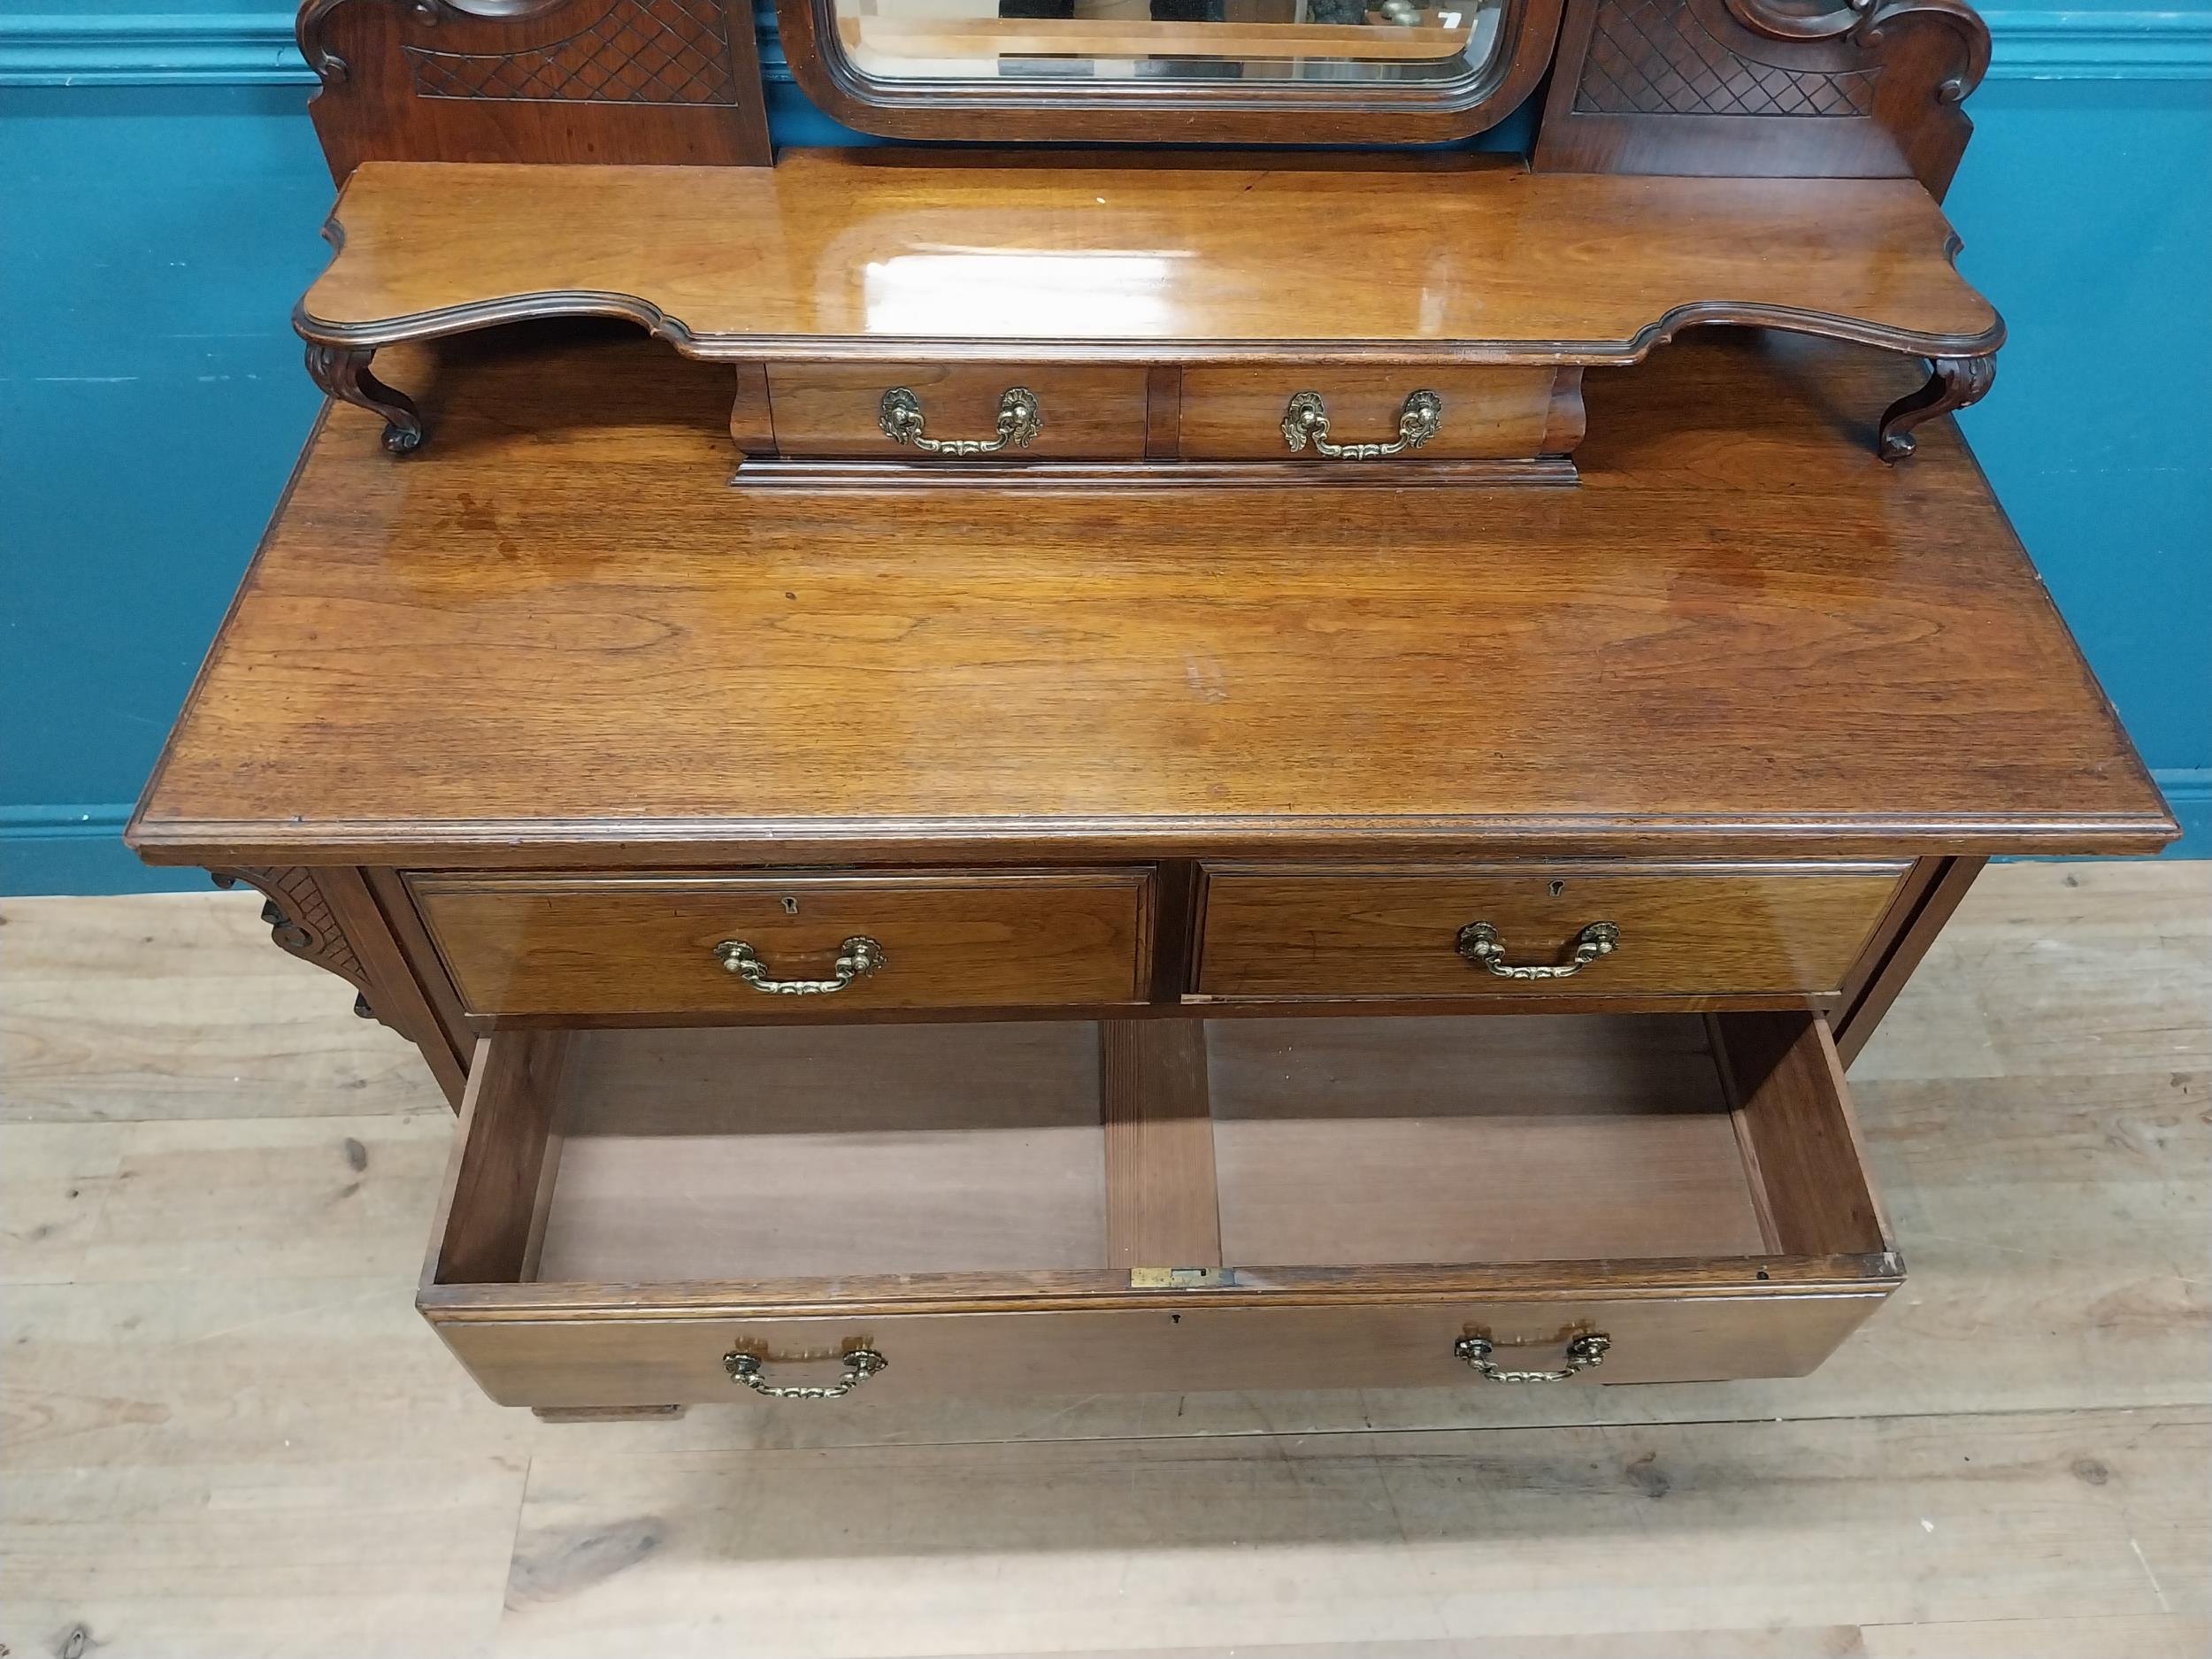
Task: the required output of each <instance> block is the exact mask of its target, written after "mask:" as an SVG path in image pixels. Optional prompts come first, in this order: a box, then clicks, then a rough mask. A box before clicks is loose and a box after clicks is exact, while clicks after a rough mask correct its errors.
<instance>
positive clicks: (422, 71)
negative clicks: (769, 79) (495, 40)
mask: <svg viewBox="0 0 2212 1659" xmlns="http://www.w3.org/2000/svg"><path fill="white" fill-rule="evenodd" d="M747 17H748V19H750V12H748V13H747ZM728 28H729V22H728V19H727V18H726V15H725V13H724V12H723V8H722V5H721V4H719V0H615V4H612V5H611V6H609V7H608V8H607V10H606V12H603V14H602V15H601V16H600V18H599V19H598V21H596V22H595V23H594V24H592V25H591V26H590V27H588V28H585V29H581V30H579V31H578V32H577V33H576V34H574V35H570V36H569V37H568V38H567V39H566V40H564V41H556V42H553V43H552V44H551V45H549V46H534V47H531V48H529V49H527V50H524V51H518V52H439V51H432V50H428V49H427V48H426V47H420V46H410V47H408V48H406V49H405V50H406V52H407V56H408V58H409V59H410V61H411V62H412V63H413V65H414V68H415V93H416V96H419V97H425V98H500V99H523V100H528V101H534V102H540V103H570V104H734V103H736V102H737V84H736V81H735V80H734V79H733V76H732V75H731V73H730V41H729V35H728V33H727V31H728Z"/></svg>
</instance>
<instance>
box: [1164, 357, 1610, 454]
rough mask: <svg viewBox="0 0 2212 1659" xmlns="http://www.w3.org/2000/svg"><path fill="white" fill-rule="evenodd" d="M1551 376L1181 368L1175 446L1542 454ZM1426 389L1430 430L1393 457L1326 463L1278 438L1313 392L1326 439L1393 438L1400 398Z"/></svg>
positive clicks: (1232, 450)
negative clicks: (1432, 402) (1371, 455)
mask: <svg viewBox="0 0 2212 1659" xmlns="http://www.w3.org/2000/svg"><path fill="white" fill-rule="evenodd" d="M1557 379H1558V372H1557V371H1556V370H1555V369H1551V368H1548V367H1547V368H1532V369H1528V368H1452V367H1441V368H1439V367H1425V366H1414V367H1407V368H1398V367H1391V366H1383V367H1379V368H1378V367H1367V366H1362V365H1354V366H1351V367H1345V368H1300V367H1298V366H1296V365H1288V366H1285V367H1271V368H1225V369H1214V368H1191V369H1186V370H1184V371H1183V401H1182V439H1181V445H1180V451H1181V454H1182V456H1183V457H1184V458H1185V459H1186V460H1194V461H1232V460H1271V461H1282V460H1307V461H1310V462H1312V463H1314V464H1315V465H1321V466H1329V465H1410V464H1413V463H1415V462H1418V461H1423V460H1429V461H1463V460H1488V459H1497V458H1505V457H1519V456H1534V455H1540V454H1543V453H1545V452H1546V451H1547V448H1548V446H1547V445H1546V443H1545V442H1544V437H1545V430H1546V427H1547V426H1548V423H1549V419H1550V411H1551V403H1552V388H1553V385H1554V382H1555V380H1557ZM1423 391H1426V392H1432V393H1434V394H1435V395H1436V396H1437V398H1438V399H1439V400H1440V408H1439V409H1438V411H1437V415H1436V432H1435V435H1434V436H1433V437H1432V438H1430V439H1429V440H1428V441H1427V442H1425V443H1423V444H1421V445H1420V446H1419V447H1417V448H1412V449H1406V450H1405V451H1403V452H1402V454H1399V455H1396V456H1393V457H1386V458H1384V459H1381V460H1376V461H1370V462H1365V463H1362V462H1358V461H1353V460H1345V459H1334V460H1333V459H1332V458H1331V457H1327V456H1325V455H1324V454H1322V453H1321V452H1320V451H1319V450H1318V449H1317V448H1316V447H1315V446H1314V445H1313V444H1311V443H1310V442H1309V443H1307V444H1306V445H1305V446H1304V447H1303V448H1302V449H1297V450H1295V451H1294V450H1293V449H1291V448H1290V445H1289V444H1288V442H1286V440H1285V438H1284V436H1283V421H1284V419H1285V416H1286V413H1287V412H1288V411H1289V408H1290V403H1291V400H1292V399H1293V398H1294V397H1295V396H1298V395H1299V394H1300V393H1302V392H1311V393H1314V394H1316V395H1317V396H1318V397H1319V398H1320V399H1321V405H1322V409H1323V410H1324V411H1325V413H1326V415H1327V419H1328V442H1331V443H1333V444H1339V445H1345V444H1363V443H1387V442H1394V441H1395V440H1396V439H1397V438H1398V436H1399V432H1400V419H1401V417H1402V415H1403V413H1404V411H1405V408H1406V400H1407V398H1408V397H1409V396H1411V395H1412V394H1414V393H1416V392H1423ZM1563 447H1564V448H1567V449H1571V448H1572V447H1573V444H1572V443H1571V442H1566V443H1565V444H1564V445H1563Z"/></svg>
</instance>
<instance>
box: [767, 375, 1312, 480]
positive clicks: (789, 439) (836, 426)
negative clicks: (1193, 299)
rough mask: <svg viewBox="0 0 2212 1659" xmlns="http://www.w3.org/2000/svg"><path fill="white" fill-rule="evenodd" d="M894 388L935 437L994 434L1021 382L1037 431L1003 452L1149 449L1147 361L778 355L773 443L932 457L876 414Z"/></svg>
mask: <svg viewBox="0 0 2212 1659" xmlns="http://www.w3.org/2000/svg"><path fill="white" fill-rule="evenodd" d="M895 387H904V388H907V389H908V390H910V391H911V392H912V393H913V394H914V396H915V397H916V399H917V400H918V402H919V403H920V404H921V409H922V418H923V422H924V425H923V434H924V435H925V436H926V437H928V438H931V439H933V440H937V441H939V442H942V441H945V440H948V439H952V440H957V439H967V438H979V439H984V440H992V439H995V438H996V437H997V436H998V414H999V399H1000V398H1001V397H1002V396H1004V395H1005V394H1006V393H1007V392H1008V391H1010V390H1011V389H1012V388H1016V387H1021V388H1025V389H1027V390H1029V391H1031V392H1033V393H1035V394H1036V398H1037V411H1038V432H1037V435H1036V437H1035V438H1034V439H1033V440H1032V441H1031V442H1029V443H1028V444H1027V445H1025V446H1024V447H1023V448H1021V449H1006V450H1003V451H1002V452H1001V458H1002V459H1003V460H1006V461H1013V462H1019V461H1023V460H1027V459H1036V460H1049V459H1052V458H1053V457H1062V458H1074V459H1084V460H1090V459H1103V460H1135V459H1137V458H1139V457H1141V456H1142V455H1143V454H1144V452H1145V418H1146V388H1145V371H1144V368H1143V367H1142V365H1101V366H1092V365H1083V364H1068V363H1009V364H1002V365H989V366H973V365H961V364H952V363H883V364H876V363H772V364H770V365H768V396H769V400H770V403H771V404H772V408H773V411H774V419H775V432H776V449H777V452H778V453H779V454H780V455H783V456H785V457H794V456H808V455H826V456H873V457H882V458H886V459H906V460H917V461H918V460H925V459H926V458H928V457H925V456H924V455H923V453H922V451H920V450H918V449H914V448H913V447H911V446H910V445H904V444H899V443H895V442H892V441H891V439H890V438H889V437H887V436H886V435H885V434H884V431H883V427H882V426H881V425H880V424H879V421H878V419H877V416H878V406H879V404H880V403H881V402H882V400H883V395H884V394H885V393H886V392H887V391H889V390H891V389H892V388H895ZM1278 442H1280V438H1279V435H1278Z"/></svg>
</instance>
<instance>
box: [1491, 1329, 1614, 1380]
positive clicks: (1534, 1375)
mask: <svg viewBox="0 0 2212 1659" xmlns="http://www.w3.org/2000/svg"><path fill="white" fill-rule="evenodd" d="M1612 1346H1613V1339H1612V1338H1611V1337H1609V1336H1607V1335H1606V1334H1605V1333H1603V1332H1602V1331H1593V1332H1591V1333H1589V1334H1588V1335H1586V1336H1578V1337H1577V1338H1575V1340H1573V1341H1571V1342H1570V1343H1568V1344H1567V1363H1566V1364H1565V1365H1564V1366H1563V1367H1562V1368H1561V1369H1560V1370H1558V1371H1507V1370H1506V1369H1505V1368H1504V1367H1503V1366H1501V1365H1497V1364H1494V1363H1492V1361H1491V1358H1490V1354H1491V1348H1492V1344H1491V1341H1490V1339H1489V1338H1488V1337H1486V1336H1463V1337H1461V1338H1460V1339H1459V1340H1458V1341H1456V1342H1455V1343H1453V1344H1452V1352H1453V1353H1454V1354H1455V1355H1457V1356H1459V1357H1460V1358H1461V1359H1463V1360H1465V1361H1466V1362H1467V1363H1468V1365H1469V1367H1470V1368H1471V1369H1472V1370H1473V1371H1475V1372H1476V1373H1477V1374H1478V1375H1479V1376H1480V1377H1481V1378H1483V1379H1485V1380H1486V1381H1488V1382H1509V1383H1523V1382H1571V1381H1572V1380H1573V1379H1575V1378H1577V1377H1578V1376H1580V1375H1581V1374H1582V1373H1583V1372H1584V1371H1595V1370H1596V1369H1597V1368H1598V1367H1599V1366H1601V1365H1602V1364H1604V1363H1605V1350H1606V1349H1608V1348H1611V1347H1612Z"/></svg>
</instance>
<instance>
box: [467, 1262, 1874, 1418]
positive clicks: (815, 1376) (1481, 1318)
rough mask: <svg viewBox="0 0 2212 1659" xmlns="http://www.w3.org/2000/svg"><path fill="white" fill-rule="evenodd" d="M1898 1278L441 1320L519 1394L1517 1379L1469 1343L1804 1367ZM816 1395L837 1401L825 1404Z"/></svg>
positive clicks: (524, 1400)
mask: <svg viewBox="0 0 2212 1659" xmlns="http://www.w3.org/2000/svg"><path fill="white" fill-rule="evenodd" d="M1890 1288H1891V1286H1888V1285H1886V1284H1884V1285H1869V1286H1864V1287H1863V1288H1861V1287H1854V1288H1852V1289H1850V1290H1848V1291H1846V1292H1843V1293H1840V1294H1835V1293H1831V1294H1780V1295H1775V1294H1741V1295H1729V1296H1720V1295H1716V1296H1708V1297H1690V1298H1686V1299H1681V1300H1673V1301H1654V1300H1649V1299H1629V1298H1624V1299H1621V1300H1618V1301H1605V1300H1598V1301H1580V1300H1576V1301H1569V1300H1566V1299H1562V1300H1560V1301H1558V1302H1549V1303H1547V1302H1540V1301H1539V1302H1520V1301H1514V1302H1461V1303H1449V1304H1444V1303H1440V1304H1436V1305H1411V1306H1406V1305H1384V1306H1348V1307H1338V1308H1313V1307H1306V1308H1217V1309H1207V1308H1203V1307H1202V1306H1199V1305H1197V1304H1196V1302H1194V1304H1193V1306H1192V1307H1191V1309H1190V1310H1188V1311H1185V1312H1181V1313H1172V1314H1171V1313H1168V1312H1164V1311H1157V1312H1156V1311H1119V1312H1059V1313H999V1314H991V1313H980V1314H895V1315H889V1316H884V1317H863V1318H847V1319H839V1318H818V1319H817V1318H809V1319H775V1320H731V1319H714V1318H680V1317H666V1318H635V1319H606V1318H588V1319H585V1318H579V1319H572V1320H571V1319H541V1320H506V1319H503V1320H488V1319H487V1320H472V1319H469V1318H466V1317H443V1318H441V1317H435V1316H434V1318H433V1323H434V1324H435V1325H437V1328H438V1331H439V1334H440V1335H442V1337H443V1338H444V1339H445V1340H446V1343H447V1345H448V1346H449V1348H451V1349H452V1350H453V1352H454V1353H455V1355H456V1356H458V1358H459V1359H460V1360H461V1362H462V1363H463V1364H465V1366H466V1367H467V1368H468V1370H469V1372H470V1374H471V1375H472V1376H473V1377H474V1378H475V1379H476V1380H477V1382H478V1383H479V1384H480V1385H481V1386H482V1387H483V1389H484V1391H485V1393H487V1394H489V1395H490V1396H491V1397H492V1398H493V1399H494V1400H495V1401H497V1402H500V1403H501V1404H502V1405H527V1406H642V1405H676V1404H684V1405H689V1404H697V1403H707V1402H726V1401H729V1400H733V1399H737V1398H743V1397H747V1394H746V1391H745V1390H744V1389H742V1388H741V1386H739V1385H738V1384H736V1383H734V1382H733V1381H732V1379H731V1378H730V1375H729V1373H728V1371H726V1369H725V1367H724V1364H723V1356H724V1355H726V1354H729V1353H733V1352H743V1353H749V1354H752V1355H754V1356H759V1357H761V1358H762V1359H763V1361H764V1363H763V1366H762V1371H761V1379H762V1380H763V1381H764V1382H768V1383H771V1384H785V1385H788V1384H799V1385H807V1384H812V1385H821V1384H826V1383H830V1382H833V1381H834V1380H835V1379H836V1377H837V1374H838V1371H839V1364H838V1356H841V1355H842V1354H845V1353H847V1352H849V1351H850V1350H851V1349H852V1348H856V1347H866V1348H873V1349H874V1350H875V1351H877V1352H879V1353H880V1354H881V1355H882V1356H884V1358H885V1359H886V1360H887V1361H888V1362H889V1363H888V1364H887V1366H886V1367H885V1369H884V1370H883V1371H880V1372H879V1373H878V1374H876V1375H875V1376H872V1377H871V1378H869V1379H867V1380H866V1381H865V1382H864V1384H863V1385H862V1387H861V1389H860V1390H859V1391H858V1392H860V1393H863V1394H865V1395H866V1397H868V1398H870V1399H875V1400H889V1399H892V1398H893V1397H895V1396H901V1397H905V1398H910V1399H920V1398H924V1397H934V1396H941V1395H949V1396H962V1395H976V1396H991V1395H997V1396H1006V1395H1021V1394H1039V1395H1052V1394H1117V1393H1120V1394H1130V1393H1135V1394H1143V1393H1161V1392H1200V1391H1211V1390H1256V1389H1267V1388H1292V1387H1295V1388H1449V1387H1455V1386H1463V1387H1469V1388H1479V1389H1483V1390H1486V1391H1489V1392H1496V1393H1500V1394H1502V1393H1503V1392H1504V1391H1505V1390H1506V1389H1507V1388H1509V1387H1510V1386H1514V1385H1509V1384H1499V1383H1491V1382H1487V1381H1486V1380H1484V1379H1482V1378H1479V1377H1478V1376H1477V1375H1475V1373H1474V1372H1473V1371H1471V1369H1470V1368H1469V1367H1468V1366H1467V1364H1466V1363H1464V1362H1463V1361H1462V1360H1461V1359H1459V1358H1458V1357H1457V1356H1455V1354H1454V1352H1453V1347H1454V1344H1455V1342H1457V1341H1458V1340H1459V1339H1460V1338H1461V1337H1463V1336H1466V1335H1469V1334H1480V1335H1485V1336H1487V1337H1488V1338H1489V1339H1490V1340H1492V1341H1493V1343H1494V1349H1493V1352H1492V1355H1491V1359H1492V1362H1493V1363H1494V1364H1497V1365H1499V1366H1501V1367H1505V1368H1511V1369H1516V1370H1530V1371H1535V1370H1548V1369H1554V1368H1557V1367H1560V1366H1561V1365H1562V1364H1563V1362H1564V1356H1565V1352H1566V1345H1567V1343H1568V1342H1569V1341H1570V1340H1572V1338H1573V1337H1574V1336H1576V1335H1577V1334H1579V1333H1587V1332H1598V1333H1603V1334H1605V1335H1606V1336H1607V1337H1608V1338H1609V1340H1610V1344H1611V1346H1610V1347H1609V1348H1608V1350H1607V1351H1606V1353H1605V1356H1604V1362H1603V1363H1602V1364H1601V1366H1599V1367H1598V1368H1596V1369H1595V1370H1593V1371H1586V1372H1585V1373H1583V1375H1582V1376H1581V1377H1579V1378H1578V1379H1575V1380H1574V1381H1573V1382H1571V1383H1570V1384H1563V1385H1561V1386H1590V1385H1593V1384H1595V1383H1598V1382H1606V1383H1638V1382H1699V1381H1712V1380H1721V1379H1735V1378H1748V1377H1798V1376H1802V1375H1804V1374H1805V1373H1807V1372H1809V1371H1812V1370H1813V1369H1815V1368H1816V1366H1818V1365H1819V1364H1820V1363H1821V1362H1822V1361H1823V1360H1824V1359H1825V1358H1826V1357H1827V1356H1829V1355H1830V1354H1832V1353H1833V1352H1834V1351H1835V1348H1837V1346H1838V1345H1839V1343H1840V1342H1842V1340H1844V1338H1845V1337H1847V1336H1848V1335H1849V1334H1850V1333H1851V1332H1852V1331H1853V1330H1854V1329H1855V1328H1856V1327H1857V1326H1858V1325H1859V1324H1860V1323H1861V1322H1862V1321H1863V1320H1864V1319H1865V1318H1866V1317H1867V1316H1868V1315H1869V1314H1870V1313H1872V1312H1873V1310H1875V1309H1876V1308H1878V1306H1880V1304H1881V1302H1882V1299H1883V1297H1884V1296H1886V1294H1888V1292H1889V1289H1890ZM818 1409H832V1408H828V1407H823V1408H818Z"/></svg>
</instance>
